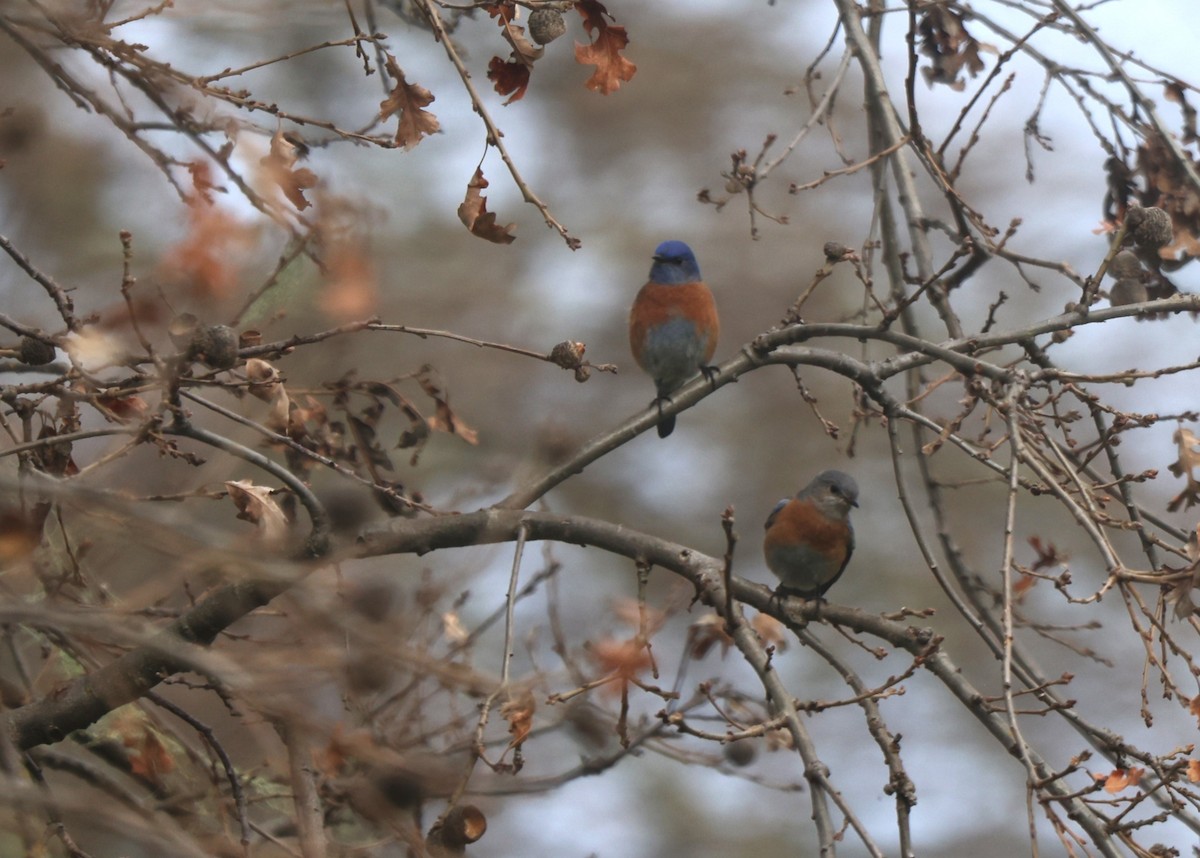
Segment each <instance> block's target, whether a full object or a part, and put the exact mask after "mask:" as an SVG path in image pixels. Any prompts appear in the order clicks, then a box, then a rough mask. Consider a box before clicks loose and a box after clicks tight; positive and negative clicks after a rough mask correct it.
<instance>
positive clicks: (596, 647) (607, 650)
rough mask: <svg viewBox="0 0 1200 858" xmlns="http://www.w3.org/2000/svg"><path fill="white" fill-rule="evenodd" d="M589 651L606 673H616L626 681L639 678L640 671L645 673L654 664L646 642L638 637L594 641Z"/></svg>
mask: <svg viewBox="0 0 1200 858" xmlns="http://www.w3.org/2000/svg"><path fill="white" fill-rule="evenodd" d="M589 652H590V654H591V656H592V659H593V660H594V661H595V662H596V664H597V665H599V667H600V669H601V670H602V671H603V672H604V673H605V674H615V675H616V676H617V677H618V678H620V679H621V680H623V681H625V682H628V681H630V680H634V679H637V676H638V674H639V673H644V672H646V671H648V670H650V668H651V667H652V666H653V662H652V661H651V659H650V653H649V652H647V651H646V646H645V644H643V643H642V642H640V641H638V640H637V639H636V638H629V639H627V640H623V641H622V640H617V639H616V638H605V639H604V640H601V641H597V642H596V643H594V644H593V645H592V647H591V649H590V650H589ZM613 690H614V691H619V690H620V689H613Z"/></svg>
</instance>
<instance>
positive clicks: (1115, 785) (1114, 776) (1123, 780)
mask: <svg viewBox="0 0 1200 858" xmlns="http://www.w3.org/2000/svg"><path fill="white" fill-rule="evenodd" d="M1145 772H1146V770H1145V769H1139V768H1136V767H1135V768H1129V769H1113V770H1112V771H1111V772H1109V773H1108V774H1107V775H1095V778H1096V780H1098V781H1103V782H1104V791H1105V792H1107V793H1113V794H1116V793H1119V792H1120V791H1121V790H1123V789H1125V788H1126V787H1131V786H1137V785H1138V784H1139V783H1141V780H1142V775H1143V774H1145Z"/></svg>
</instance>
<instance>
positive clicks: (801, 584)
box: [763, 471, 858, 599]
mask: <svg viewBox="0 0 1200 858" xmlns="http://www.w3.org/2000/svg"><path fill="white" fill-rule="evenodd" d="M852 506H858V483H856V482H854V478H853V477H851V476H850V475H849V474H844V473H842V472H841V471H824V472H822V473H820V474H818V475H817V476H816V478H814V479H813V481H812V482H811V483H809V484H808V485H807V486H805V487H804V488H803V489H801V490H800V492H799V493H797V495H796V496H795V497H793V498H791V499H784V500H781V501H780V502H779V503H778V504H777V505H776V506H775V509H773V510H771V514H770V515H769V516H767V537H766V539H765V540H764V541H763V554H765V555H766V558H767V566H768V567H769V568H770V570H771V571H772V572H774V573H775V575H776V577H777V578H779V582H780V583H779V590H781V591H783V592H787V591H791V592H793V593H796V594H798V595H799V596H801V597H803V598H805V599H812V598H814V597H816V598H820V597H821V596H822V595H824V593H825V591H826V590H828V589H829V588H830V587H831V586H833V582H834V581H836V580H837V579H838V576H840V575H841V574H842V570H843V569H845V568H846V564H847V563H849V562H850V555H851V554H853V553H854V528H853V527H851V525H850V507H852Z"/></svg>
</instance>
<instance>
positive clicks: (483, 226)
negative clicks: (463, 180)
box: [458, 167, 517, 244]
mask: <svg viewBox="0 0 1200 858" xmlns="http://www.w3.org/2000/svg"><path fill="white" fill-rule="evenodd" d="M487 186H488V180H487V179H485V178H484V177H483V168H482V167H476V168H475V175H474V176H472V177H471V181H470V182H468V183H467V195H466V197H465V198H464V199H463V201H462V204H461V205H459V207H458V218H459V220H461V221H462V222H463V226H465V227H466V228H467V229H469V230H470V231H471V233H472V235H477V236H479V237H480V238H484V239H487V240H488V241H491V242H495V243H496V244H512V243H513V242H514V241H516V240H517V237H516V236H515V235H513V230H514V229H515V225H514V224H511V223H510V224H507V225H506V226H500V225H499V224H497V223H496V215H495V213H494V212H489V211H488V210H487V198H486V197H484V195H483V189H484V188H486V187H487Z"/></svg>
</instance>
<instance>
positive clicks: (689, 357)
mask: <svg viewBox="0 0 1200 858" xmlns="http://www.w3.org/2000/svg"><path fill="white" fill-rule="evenodd" d="M720 330H721V325H720V322H719V321H718V320H717V306H716V304H715V303H713V296H712V292H710V291H709V290H708V287H707V286H705V285H704V282H703V281H702V280H701V279H700V266H699V265H697V264H696V256H695V254H693V253H692V249H691V248H690V247H688V246H687V245H686V244H684V243H683V242H682V241H664V242H663V243H662V244H660V245H659V246H658V248H657V249H656V250H655V251H654V264H653V265H652V266H650V279H649V281H648V282H647V283H646V285H645V286H643V287H642V288H641V291H640V292H638V294H637V298H635V299H634V301H633V308H632V309H631V310H630V311H629V345H630V347H631V349H632V350H633V359H634V360H635V361H637V364H638V366H640V367H641V368H642V369H643V370H645V371H646V374H647V375H649V376H650V377H651V378H652V379H654V386H655V388H656V390H657V391H658V396H657V398H656V399H655V400H654V401H655V402H656V403H658V406H659V410H660V411H661V409H662V403H663V400H665V399H667V398H668V395H669V394H670V393H671V392H672V391H675V390H677V389H679V388H680V387H682V386H683V383H684V382H685V381H687V380H688V378H690V377H691V375H692V374H693V373H695V372H696V371H697V370H699V371H700V372H702V373H704V375H705V377H706V378H711V373H712V372H713V369H712V368H711V367H709V366H707V363H708V361H709V360H711V359H712V356H713V351H714V350H715V349H716V348H717V334H719V333H720ZM674 428H675V415H674V414H669V415H667V416H665V417H662V418H661V419H660V420H659V421H658V437H660V438H666V437H667V436H668V435H670V434H671V430H673V429H674Z"/></svg>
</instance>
